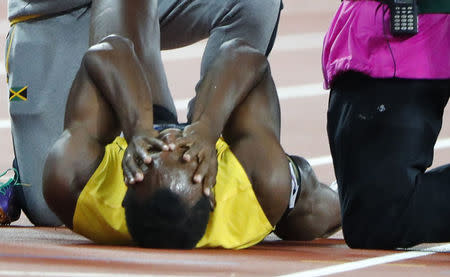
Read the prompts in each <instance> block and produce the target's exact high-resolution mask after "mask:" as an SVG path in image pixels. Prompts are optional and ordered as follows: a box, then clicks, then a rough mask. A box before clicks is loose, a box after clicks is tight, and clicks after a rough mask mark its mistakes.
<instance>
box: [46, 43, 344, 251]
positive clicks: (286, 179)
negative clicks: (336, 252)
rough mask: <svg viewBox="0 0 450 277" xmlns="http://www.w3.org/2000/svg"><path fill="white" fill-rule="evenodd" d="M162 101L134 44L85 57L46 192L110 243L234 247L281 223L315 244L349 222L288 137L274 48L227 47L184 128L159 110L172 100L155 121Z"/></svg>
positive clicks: (87, 232)
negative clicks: (269, 51)
mask: <svg viewBox="0 0 450 277" xmlns="http://www.w3.org/2000/svg"><path fill="white" fill-rule="evenodd" d="M153 97H154V95H152V90H151V86H150V85H149V83H148V80H147V79H146V76H145V75H144V73H143V71H142V66H141V63H140V61H139V60H138V59H137V57H136V55H135V53H134V49H133V45H132V44H131V43H130V42H128V41H127V40H125V39H123V38H120V37H108V38H106V39H105V40H103V41H102V42H101V43H99V44H98V45H95V46H93V47H92V48H91V49H90V50H89V51H88V53H87V54H86V55H85V58H84V60H83V63H82V65H81V68H80V71H79V73H78V75H77V78H76V81H75V83H74V86H73V87H72V90H71V93H70V97H69V100H68V105H67V113H66V119H65V131H64V133H63V135H62V136H61V137H60V139H59V140H58V141H57V142H56V143H55V145H54V147H53V149H52V151H51V153H50V155H49V157H48V159H47V162H46V165H45V171H44V196H45V198H46V200H47V202H48V204H49V206H50V207H51V208H52V210H53V211H54V212H55V213H56V214H57V215H58V216H59V217H60V218H61V220H62V221H63V222H64V223H65V224H66V226H68V227H69V228H71V229H73V230H74V231H75V232H77V233H80V234H82V235H84V236H86V237H88V238H90V239H92V240H93V241H95V242H99V243H105V244H134V243H136V244H138V245H140V246H144V247H155V248H193V247H224V248H234V249H239V248H245V247H249V246H251V245H254V244H256V243H258V242H260V241H261V240H262V239H264V237H265V236H266V235H268V234H269V233H270V232H271V231H275V233H276V234H277V235H279V236H280V237H281V238H283V239H289V240H310V239H314V238H317V237H322V236H326V235H328V234H330V233H331V232H333V231H335V230H336V229H337V228H339V226H340V216H339V204H338V197H337V194H336V193H335V192H334V191H332V190H330V189H329V188H328V187H327V186H325V185H323V184H321V183H320V182H318V181H317V178H316V176H315V175H314V172H313V171H312V169H311V167H310V166H309V164H308V163H307V162H306V161H305V160H304V159H302V158H300V157H295V156H293V157H291V158H290V157H288V156H287V155H286V154H285V153H284V151H283V149H282V147H281V145H280V142H279V133H280V111H279V102H278V98H277V94H276V90H275V86H274V83H273V80H272V78H271V75H270V69H269V66H268V63H267V60H266V58H265V57H264V55H262V54H260V53H259V52H257V51H256V50H254V49H253V48H251V47H250V46H248V45H245V44H244V43H242V42H240V41H231V42H227V43H225V44H224V45H223V46H222V47H221V50H220V54H219V55H218V57H217V58H216V60H215V61H214V62H213V64H212V66H211V68H210V70H209V72H207V73H206V74H205V76H204V77H203V78H202V80H201V81H200V83H199V85H198V86H197V96H196V99H195V102H194V104H193V105H192V109H193V112H192V113H191V115H192V116H191V118H189V124H188V125H187V126H185V127H184V126H181V125H178V124H177V122H176V120H175V118H176V117H172V118H173V119H171V117H167V116H166V117H165V118H163V119H161V118H159V117H160V116H159V115H160V114H161V111H164V110H165V109H164V107H159V106H156V107H158V108H159V110H160V111H159V112H158V113H156V112H155V118H154V116H153V114H154V109H155V106H153V104H152V103H153V102H152V98H153ZM167 127H169V128H167ZM173 127H175V128H173ZM121 132H123V134H124V138H121V137H118V136H119V135H120V133H121ZM214 183H215V187H214V188H212V189H211V186H212V184H214ZM211 208H212V211H210V209H211Z"/></svg>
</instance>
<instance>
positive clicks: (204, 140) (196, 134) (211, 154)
mask: <svg viewBox="0 0 450 277" xmlns="http://www.w3.org/2000/svg"><path fill="white" fill-rule="evenodd" d="M208 126H209V125H208V124H205V123H204V122H202V121H197V122H194V123H192V124H191V125H188V126H187V127H186V128H185V129H184V131H183V136H182V137H180V138H178V139H177V140H176V141H175V146H176V147H185V148H187V150H186V152H185V153H184V154H183V160H185V161H186V162H190V161H193V160H196V161H197V162H198V167H197V170H196V171H195V173H194V176H193V181H194V183H196V184H201V185H202V186H203V193H204V195H205V196H207V197H208V198H209V200H210V203H211V208H214V205H215V201H214V195H213V190H212V188H213V187H214V185H215V183H216V175H217V153H216V142H217V136H215V135H213V134H211V131H210V128H208Z"/></svg>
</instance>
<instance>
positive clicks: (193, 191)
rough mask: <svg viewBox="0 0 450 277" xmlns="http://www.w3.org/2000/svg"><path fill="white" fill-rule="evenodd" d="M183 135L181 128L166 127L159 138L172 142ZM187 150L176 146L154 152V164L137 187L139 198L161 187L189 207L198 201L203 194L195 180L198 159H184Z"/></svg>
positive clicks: (168, 142) (145, 196) (167, 142)
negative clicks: (187, 160) (178, 197)
mask: <svg viewBox="0 0 450 277" xmlns="http://www.w3.org/2000/svg"><path fill="white" fill-rule="evenodd" d="M181 135H182V131H181V130H179V129H166V130H163V131H161V133H160V135H159V139H161V140H162V141H164V142H165V143H166V144H170V143H173V142H175V140H176V139H177V138H178V137H180V136H181ZM185 151H186V149H182V148H176V149H175V150H173V151H155V152H154V153H152V155H151V156H152V159H153V161H152V164H151V165H149V170H148V171H147V172H146V173H145V176H144V181H143V182H142V183H141V185H139V186H137V187H136V192H137V194H138V195H139V197H138V198H139V199H142V200H143V199H147V197H148V196H150V194H152V193H153V192H154V191H155V190H157V189H159V188H168V189H170V190H171V191H172V192H174V193H176V194H177V195H179V196H180V197H181V198H182V199H183V200H184V201H186V203H187V205H188V206H189V207H192V206H194V205H195V204H196V203H197V201H198V200H199V199H200V197H201V196H202V186H201V185H199V184H194V182H193V176H194V173H195V170H196V168H197V166H198V164H197V162H196V161H191V162H186V161H184V160H183V158H182V157H183V154H184V152H185Z"/></svg>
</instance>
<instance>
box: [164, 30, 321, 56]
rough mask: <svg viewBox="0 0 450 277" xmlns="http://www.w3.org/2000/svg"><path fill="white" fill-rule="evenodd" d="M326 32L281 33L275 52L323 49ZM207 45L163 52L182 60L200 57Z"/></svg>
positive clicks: (195, 45) (199, 44)
mask: <svg viewBox="0 0 450 277" xmlns="http://www.w3.org/2000/svg"><path fill="white" fill-rule="evenodd" d="M324 36H325V33H323V32H317V33H304V34H298V35H279V36H277V40H276V41H275V45H274V47H273V52H272V53H276V52H285V51H301V50H308V49H321V48H322V44H323V38H324ZM205 47H206V40H202V41H200V42H197V43H195V44H192V45H189V46H186V47H183V48H178V49H172V50H165V51H162V52H161V56H162V59H163V61H181V60H188V59H199V58H201V57H202V54H203V51H204V50H205Z"/></svg>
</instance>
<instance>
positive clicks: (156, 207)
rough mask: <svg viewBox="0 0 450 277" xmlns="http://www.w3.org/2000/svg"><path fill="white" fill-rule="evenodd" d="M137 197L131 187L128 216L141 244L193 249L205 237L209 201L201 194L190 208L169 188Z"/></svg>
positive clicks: (126, 200)
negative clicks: (143, 197) (144, 196)
mask: <svg viewBox="0 0 450 277" xmlns="http://www.w3.org/2000/svg"><path fill="white" fill-rule="evenodd" d="M140 202H141V203H139V202H138V201H137V200H136V192H135V190H134V189H132V188H128V190H127V193H126V195H125V198H124V202H123V206H124V208H125V218H126V222H127V226H128V231H129V232H130V235H131V237H132V238H133V240H134V241H135V242H136V243H137V244H138V245H139V246H141V247H147V248H172V249H192V248H194V247H195V245H196V244H197V242H198V241H199V240H200V239H201V238H202V237H203V235H204V233H205V230H206V226H207V225H208V220H209V213H210V207H209V201H208V199H207V198H206V197H205V196H203V195H202V197H201V198H200V200H199V201H198V202H197V203H196V204H195V205H194V206H193V207H191V208H189V207H188V205H187V204H186V203H185V202H183V201H182V199H181V198H180V197H179V196H178V195H177V194H175V193H174V192H172V191H170V190H169V189H167V188H165V189H159V190H158V191H156V192H155V193H154V194H152V195H151V196H150V197H149V198H148V199H145V200H144V201H140Z"/></svg>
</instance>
